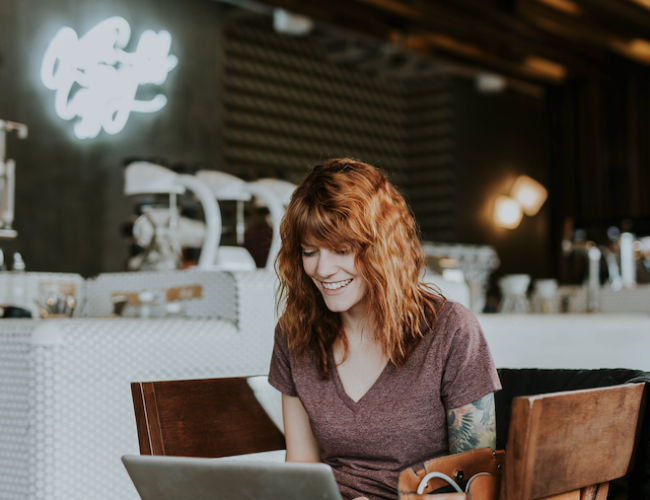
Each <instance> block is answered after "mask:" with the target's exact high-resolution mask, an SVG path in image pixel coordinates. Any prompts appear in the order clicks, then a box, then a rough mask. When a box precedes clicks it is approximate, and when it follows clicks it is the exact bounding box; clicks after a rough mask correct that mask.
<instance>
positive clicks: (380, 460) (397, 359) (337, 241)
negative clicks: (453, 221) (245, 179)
mask: <svg viewBox="0 0 650 500" xmlns="http://www.w3.org/2000/svg"><path fill="white" fill-rule="evenodd" d="M280 232H281V236H282V248H281V250H280V253H279V255H278V258H277V261H276V264H277V270H278V274H279V277H280V296H279V303H280V304H282V303H283V304H284V311H283V314H282V317H281V318H280V321H279V322H278V326H277V328H276V336H275V347H274V351H273V359H272V361H271V370H270V375H269V381H270V383H271V384H272V385H273V386H274V387H276V388H277V389H278V390H279V391H281V392H282V393H283V395H282V408H283V412H284V426H285V435H286V443H287V460H288V461H290V462H319V461H323V462H325V463H327V464H328V465H330V466H331V467H332V469H333V471H334V475H335V477H336V480H337V483H338V485H339V489H340V491H341V494H342V496H343V498H345V499H355V498H356V499H359V498H368V499H371V500H376V499H395V498H397V477H398V474H399V472H400V471H401V470H403V469H405V468H406V467H411V466H412V467H421V466H422V462H424V461H426V460H428V459H431V458H434V457H436V456H440V455H444V454H448V453H458V452H460V451H465V450H467V449H471V448H478V447H482V446H491V447H492V448H494V446H495V418H494V397H493V392H494V391H497V390H499V389H500V388H501V386H500V383H499V379H498V377H497V373H496V370H495V368H494V363H493V361H492V358H491V356H490V352H489V350H488V347H487V343H486V341H485V339H484V337H483V334H482V332H481V329H480V327H479V325H478V322H477V321H476V318H475V317H474V316H473V315H472V314H471V313H470V312H469V311H468V310H467V309H465V308H464V307H462V306H461V305H459V304H455V303H452V302H449V301H445V299H444V298H443V297H441V296H440V295H439V294H436V293H434V292H433V291H432V290H431V289H429V288H428V287H426V286H425V285H424V284H422V283H421V282H420V281H419V279H420V277H421V276H422V273H423V271H424V252H423V249H422V246H421V244H420V242H419V239H418V231H417V227H416V224H415V221H414V219H413V217H412V216H411V214H410V212H409V210H408V208H407V205H406V203H405V201H404V199H403V198H402V197H401V196H400V195H399V193H398V192H397V191H396V189H395V188H394V187H393V186H392V185H391V184H390V183H389V182H388V180H387V179H386V177H385V176H384V175H382V174H381V173H380V172H379V171H377V170H376V169H375V168H374V167H372V166H370V165H368V164H366V163H362V162H359V161H356V160H351V159H348V158H343V159H335V160H330V161H328V162H327V163H325V164H323V165H319V166H316V167H315V168H314V169H313V170H312V171H311V172H310V173H309V175H308V176H307V177H306V178H305V180H304V181H303V182H302V183H301V184H300V186H298V188H297V189H296V191H295V193H294V195H293V197H292V199H291V203H290V204H289V206H288V208H287V211H286V213H285V216H284V219H283V222H282V226H281V228H280Z"/></svg>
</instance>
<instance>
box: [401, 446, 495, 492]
mask: <svg viewBox="0 0 650 500" xmlns="http://www.w3.org/2000/svg"><path fill="white" fill-rule="evenodd" d="M505 457H506V454H505V452H504V451H503V450H499V451H492V449H491V448H477V449H475V450H469V451H465V452H463V453H457V454H455V455H447V456H444V457H438V458H434V459H432V460H428V461H426V462H425V463H424V468H423V469H420V470H418V471H414V470H413V469H411V468H409V469H406V470H404V471H402V472H401V473H400V476H399V498H400V500H497V499H498V498H499V491H500V489H501V477H502V474H503V468H504V466H505ZM445 476H446V478H445ZM423 480H424V481H423ZM465 482H466V483H467V484H466V486H465V490H464V491H463V489H462V488H461V487H460V486H458V483H461V484H463V483H465ZM452 483H453V484H455V485H456V487H455V489H456V492H454V493H433V492H434V491H436V490H438V489H440V488H443V487H445V486H448V485H450V484H452Z"/></svg>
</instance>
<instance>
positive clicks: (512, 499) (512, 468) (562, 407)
mask: <svg viewBox="0 0 650 500" xmlns="http://www.w3.org/2000/svg"><path fill="white" fill-rule="evenodd" d="M644 387H645V384H627V385H622V386H614V387H605V388H599V389H589V390H582V391H571V392H563V393H553V394H544V395H539V396H528V397H519V398H515V399H514V400H513V404H512V419H511V422H510V429H509V433H508V445H507V448H506V450H507V467H506V480H505V482H506V487H505V493H506V497H507V499H508V500H534V499H538V498H544V497H548V496H551V495H557V494H561V493H564V492H569V491H572V490H576V489H579V488H583V487H586V486H589V485H592V484H597V483H603V482H606V481H611V480H613V479H617V478H619V477H622V476H624V475H625V474H627V473H628V471H629V469H630V465H631V462H632V458H633V455H634V449H635V443H636V436H637V434H638V432H637V431H638V429H639V426H640V418H639V417H640V408H641V407H642V401H643V395H644Z"/></svg>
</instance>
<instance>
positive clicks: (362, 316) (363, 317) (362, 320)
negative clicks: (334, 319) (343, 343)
mask: <svg viewBox="0 0 650 500" xmlns="http://www.w3.org/2000/svg"><path fill="white" fill-rule="evenodd" d="M341 323H342V324H343V330H345V335H346V336H347V337H348V340H351V339H353V338H358V339H361V338H362V337H363V332H364V330H367V329H368V327H369V326H370V325H371V324H372V318H371V317H370V316H369V311H368V309H367V308H366V307H365V304H364V303H363V302H362V303H359V304H357V305H356V306H354V307H353V308H351V309H349V310H347V311H345V312H342V313H341Z"/></svg>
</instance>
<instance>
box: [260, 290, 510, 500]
mask: <svg viewBox="0 0 650 500" xmlns="http://www.w3.org/2000/svg"><path fill="white" fill-rule="evenodd" d="M441 305H442V303H441V302H440V303H439V304H437V307H436V310H438V308H439V306H441ZM330 362H331V365H330V366H332V369H331V371H330V373H331V378H330V379H329V380H323V379H321V376H320V372H319V369H318V366H317V364H316V361H315V358H314V356H309V355H307V356H305V357H304V358H298V359H297V360H296V359H295V358H294V356H293V355H292V354H291V353H289V350H288V345H287V341H286V338H284V336H283V335H282V334H281V332H280V330H279V328H276V332H275V346H274V348H273V357H272V360H271V369H270V373H269V382H270V383H271V385H273V386H274V387H275V388H276V389H278V390H279V391H280V392H282V393H283V394H286V395H288V396H297V397H299V398H300V400H301V402H302V404H303V406H304V408H305V410H306V412H307V414H308V415H309V420H310V424H311V429H312V432H313V434H314V437H315V438H316V441H317V442H318V444H319V446H320V448H321V460H322V461H323V462H324V463H326V464H328V465H330V466H331V467H332V469H333V471H334V476H335V478H336V481H337V483H338V485H339V489H340V491H341V495H342V496H343V498H344V499H353V498H356V497H359V496H367V497H369V498H370V499H371V500H378V499H382V500H383V499H391V500H394V499H396V498H397V478H398V475H399V472H400V471H402V470H404V469H406V468H407V467H414V468H421V467H422V463H423V462H425V461H426V460H428V459H430V458H434V457H437V456H441V455H445V454H447V453H448V452H449V447H448V443H447V414H446V410H447V409H455V408H459V407H461V406H464V405H466V404H468V403H471V402H473V401H476V400H477V399H479V398H481V397H483V396H485V395H486V394H488V393H491V392H495V391H498V390H499V389H501V384H500V382H499V378H498V375H497V371H496V369H495V367H494V362H493V361H492V356H491V355H490V351H489V349H488V345H487V342H486V340H485V337H484V336H483V332H482V331H481V327H480V325H479V323H478V321H477V319H476V317H475V316H474V315H473V314H472V313H471V312H470V311H468V310H467V309H466V308H465V307H463V306H462V305H460V304H457V303H453V302H447V303H446V304H444V306H443V307H442V309H441V310H440V311H439V313H438V320H437V321H436V323H435V324H434V326H433V328H432V329H431V330H429V331H428V332H427V333H426V334H425V335H424V337H423V338H422V340H421V341H420V343H419V344H418V345H417V347H416V348H415V349H414V350H413V351H412V352H411V354H410V355H409V357H408V359H407V361H406V363H405V365H404V366H403V367H402V368H400V369H397V368H395V367H394V365H392V364H391V363H389V364H387V365H386V368H385V369H384V371H383V372H382V373H381V375H380V376H379V378H378V379H377V381H376V382H375V383H374V385H372V386H371V387H370V389H369V390H368V392H366V393H365V394H364V395H363V397H362V398H361V399H359V401H357V402H355V401H354V400H353V399H352V398H350V397H349V396H348V395H347V393H346V392H345V390H344V388H343V384H342V383H341V379H340V378H339V374H338V371H337V370H336V368H335V365H334V362H333V356H332V354H331V353H330Z"/></svg>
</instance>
